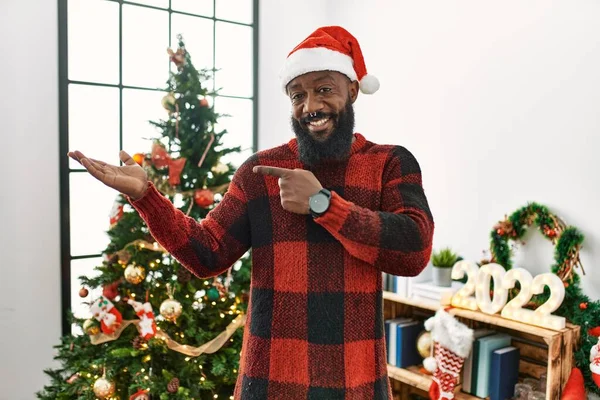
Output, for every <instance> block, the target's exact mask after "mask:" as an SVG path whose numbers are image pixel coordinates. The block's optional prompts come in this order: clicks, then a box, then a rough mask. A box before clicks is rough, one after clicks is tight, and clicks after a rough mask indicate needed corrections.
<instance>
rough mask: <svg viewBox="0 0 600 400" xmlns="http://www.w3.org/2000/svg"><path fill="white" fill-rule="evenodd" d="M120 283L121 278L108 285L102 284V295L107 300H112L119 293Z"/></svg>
mask: <svg viewBox="0 0 600 400" xmlns="http://www.w3.org/2000/svg"><path fill="white" fill-rule="evenodd" d="M120 284H121V280H118V281H114V282H113V283H109V284H108V285H104V286H103V287H102V296H104V297H106V298H107V299H109V300H114V299H115V297H117V296H118V295H119V285H120Z"/></svg>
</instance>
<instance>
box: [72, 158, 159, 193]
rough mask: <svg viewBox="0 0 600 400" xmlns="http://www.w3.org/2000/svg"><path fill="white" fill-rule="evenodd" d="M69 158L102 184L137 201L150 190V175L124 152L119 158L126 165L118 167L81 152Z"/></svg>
mask: <svg viewBox="0 0 600 400" xmlns="http://www.w3.org/2000/svg"><path fill="white" fill-rule="evenodd" d="M68 155H69V157H71V158H72V159H74V160H75V161H77V162H79V163H80V164H81V165H83V166H84V168H85V169H87V170H88V172H89V173H90V174H91V175H92V176H93V177H94V178H96V179H98V180H99V181H100V182H102V183H104V184H105V185H106V186H109V187H111V188H113V189H115V190H118V191H119V192H121V193H123V194H125V195H127V196H129V197H131V198H132V199H133V200H137V199H139V198H140V197H142V196H143V195H144V193H146V190H147V189H148V175H147V174H146V171H144V169H143V168H142V167H140V166H139V165H138V164H137V163H136V162H135V161H134V160H133V159H132V158H131V156H129V154H127V153H126V152H124V151H121V152H120V153H119V158H120V159H121V161H123V163H124V164H125V165H123V166H121V167H117V166H114V165H110V164H107V163H105V162H104V161H99V160H94V159H93V158H87V157H86V156H84V155H83V153H82V152H80V151H74V152H71V151H70V152H69V154H68Z"/></svg>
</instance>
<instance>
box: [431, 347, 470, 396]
mask: <svg viewBox="0 0 600 400" xmlns="http://www.w3.org/2000/svg"><path fill="white" fill-rule="evenodd" d="M435 361H436V363H437V369H436V371H435V372H434V374H433V381H432V382H431V386H430V387H429V398H430V399H432V400H450V399H453V398H454V387H455V386H456V382H457V378H458V375H459V373H460V370H461V369H462V366H463V363H464V362H465V359H464V358H463V357H461V356H459V355H457V354H455V353H453V352H451V351H450V350H448V349H446V348H444V347H442V346H441V345H440V344H439V343H436V344H435Z"/></svg>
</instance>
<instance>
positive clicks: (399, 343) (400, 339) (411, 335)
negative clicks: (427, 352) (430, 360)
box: [385, 318, 424, 368]
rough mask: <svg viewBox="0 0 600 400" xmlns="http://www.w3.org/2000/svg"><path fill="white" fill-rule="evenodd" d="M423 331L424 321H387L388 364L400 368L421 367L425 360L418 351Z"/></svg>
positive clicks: (410, 319) (406, 319) (395, 319)
mask: <svg viewBox="0 0 600 400" xmlns="http://www.w3.org/2000/svg"><path fill="white" fill-rule="evenodd" d="M423 329H424V327H423V321H420V320H415V319H412V318H394V319H390V320H387V321H385V344H386V348H387V355H388V364H390V365H393V366H395V367H399V368H406V367H410V366H412V365H420V364H421V363H422V362H423V358H422V357H421V355H420V354H419V351H418V350H417V338H418V337H419V334H420V333H421V332H423Z"/></svg>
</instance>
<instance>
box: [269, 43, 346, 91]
mask: <svg viewBox="0 0 600 400" xmlns="http://www.w3.org/2000/svg"><path fill="white" fill-rule="evenodd" d="M314 71H337V72H340V73H342V74H344V75H346V76H347V77H348V78H350V80H352V81H355V80H356V71H354V66H353V62H352V58H350V57H349V56H347V55H345V54H342V53H340V52H339V51H335V50H329V49H328V48H325V47H314V48H307V49H298V50H296V51H295V52H293V53H292V54H290V56H289V57H288V58H287V59H286V60H285V64H284V65H283V68H282V70H281V72H280V74H279V77H280V80H281V86H282V87H283V91H284V92H285V91H286V87H287V84H288V83H290V81H292V80H293V79H295V78H296V77H298V76H300V75H304V74H306V73H309V72H314Z"/></svg>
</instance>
